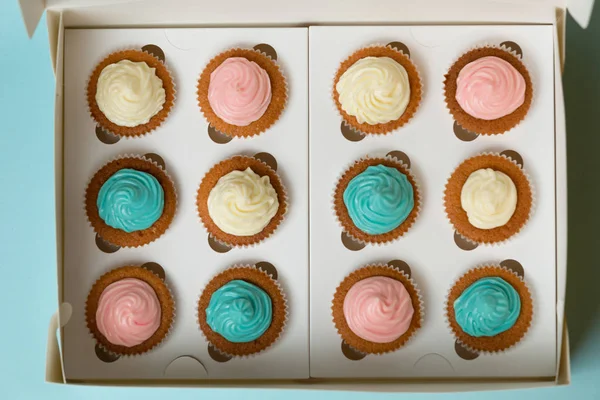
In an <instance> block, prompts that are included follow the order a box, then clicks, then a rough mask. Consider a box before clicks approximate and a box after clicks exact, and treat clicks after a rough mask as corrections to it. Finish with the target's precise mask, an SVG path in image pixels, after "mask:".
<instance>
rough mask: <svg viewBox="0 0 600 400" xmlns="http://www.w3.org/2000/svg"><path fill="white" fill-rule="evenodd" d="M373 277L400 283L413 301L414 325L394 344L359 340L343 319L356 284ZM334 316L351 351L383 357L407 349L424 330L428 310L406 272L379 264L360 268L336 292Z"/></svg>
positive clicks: (339, 331)
mask: <svg viewBox="0 0 600 400" xmlns="http://www.w3.org/2000/svg"><path fill="white" fill-rule="evenodd" d="M372 276H385V277H389V278H393V279H396V280H398V281H400V282H401V283H402V284H403V285H404V287H405V288H406V290H407V291H408V293H409V295H410V297H411V300H412V305H413V308H414V314H413V318H412V321H411V324H410V326H409V328H408V330H407V331H406V332H405V333H404V334H403V335H402V336H400V337H399V338H398V339H396V340H394V341H393V342H388V343H375V342H370V341H368V340H365V339H363V338H361V337H359V336H358V335H356V334H355V333H354V332H353V331H352V330H351V329H350V327H349V326H348V323H347V322H346V317H345V316H344V310H343V309H344V299H345V298H346V294H347V293H348V291H349V290H350V288H352V286H354V284H356V283H357V282H359V281H361V280H363V279H366V278H370V277H372ZM331 314H332V318H333V324H334V326H335V328H336V330H337V332H338V334H339V335H340V336H341V338H342V339H343V340H344V341H345V342H346V343H347V344H348V345H349V346H350V347H352V348H353V349H355V350H357V351H359V352H361V353H363V354H376V355H382V354H385V353H390V352H392V351H396V350H398V349H399V348H401V347H404V346H406V344H407V343H408V342H409V341H410V340H411V339H412V338H414V336H415V334H416V333H417V331H418V330H419V329H420V328H421V327H422V326H423V322H424V319H425V307H424V303H423V297H422V296H421V291H420V290H419V288H418V287H417V284H416V283H415V282H414V280H413V279H412V278H410V277H409V276H408V275H406V274H405V273H404V272H403V271H399V270H397V269H395V268H393V267H391V266H389V265H388V264H383V263H378V264H369V265H366V266H364V267H362V268H359V269H357V270H355V271H353V272H351V273H350V274H349V275H347V276H346V277H345V278H344V280H343V281H342V282H341V283H340V284H339V285H338V287H337V288H336V290H335V294H334V296H333V301H332V305H331Z"/></svg>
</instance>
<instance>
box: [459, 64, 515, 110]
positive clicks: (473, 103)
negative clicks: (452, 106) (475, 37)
mask: <svg viewBox="0 0 600 400" xmlns="http://www.w3.org/2000/svg"><path fill="white" fill-rule="evenodd" d="M456 101H457V102H458V104H460V106H461V107H462V109H463V110H464V111H465V112H466V113H467V114H469V115H471V116H473V117H475V118H479V119H484V120H493V119H498V118H501V117H504V116H505V115H508V114H510V113H512V112H513V111H515V110H516V109H517V108H519V107H520V106H521V105H522V104H523V102H524V101H525V79H524V78H523V76H522V75H521V74H520V73H519V71H517V70H516V69H515V67H513V66H512V65H510V63H509V62H507V61H505V60H503V59H501V58H498V57H493V56H488V57H482V58H479V59H477V60H475V61H473V62H470V63H469V64H467V65H465V66H464V67H463V69H461V70H460V72H459V74H458V78H457V80H456Z"/></svg>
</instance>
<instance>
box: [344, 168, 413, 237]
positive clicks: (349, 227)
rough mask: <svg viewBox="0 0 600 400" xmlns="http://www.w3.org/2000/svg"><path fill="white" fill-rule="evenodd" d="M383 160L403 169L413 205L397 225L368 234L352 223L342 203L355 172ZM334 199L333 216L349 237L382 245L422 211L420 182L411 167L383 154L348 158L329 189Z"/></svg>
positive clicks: (398, 233) (358, 172)
mask: <svg viewBox="0 0 600 400" xmlns="http://www.w3.org/2000/svg"><path fill="white" fill-rule="evenodd" d="M379 164H383V165H385V166H386V167H391V168H396V169H398V170H399V171H400V172H402V173H403V174H404V175H406V177H407V178H408V181H409V182H410V184H411V185H412V187H413V194H414V207H413V209H412V211H411V212H410V213H409V214H408V217H406V219H405V220H404V222H402V223H401V224H400V225H399V226H398V227H396V228H395V229H393V230H392V231H390V232H386V233H382V234H379V235H370V234H368V233H366V232H363V231H361V230H360V229H358V228H357V227H356V225H354V222H352V219H351V218H350V215H349V214H348V210H347V208H346V205H345V204H344V191H345V190H346V188H347V187H348V184H349V183H350V181H351V180H352V178H354V177H355V176H357V175H358V174H360V173H362V172H363V171H365V170H366V169H367V167H369V166H373V165H379ZM332 202H333V213H334V214H335V217H336V220H337V222H338V224H339V226H340V228H341V229H342V230H343V231H344V232H346V234H347V235H348V236H350V238H351V239H353V240H354V241H356V242H359V243H362V244H364V245H366V244H375V245H384V244H389V243H392V242H395V241H396V240H398V239H400V238H401V237H402V236H404V234H405V233H406V232H408V230H409V229H410V228H411V227H412V226H413V224H414V223H415V221H416V220H417V218H418V216H419V213H420V212H421V203H422V198H421V189H420V186H419V182H418V181H417V179H416V178H415V176H414V175H413V174H412V172H411V170H410V168H409V167H408V166H407V165H406V164H404V163H403V162H402V161H400V160H398V159H397V158H395V157H392V156H385V157H370V156H365V157H363V158H359V159H358V160H355V161H353V162H351V163H350V164H349V165H348V166H347V167H346V168H345V169H344V172H342V173H341V175H340V176H339V177H338V179H337V181H336V185H335V187H334V189H333V193H332Z"/></svg>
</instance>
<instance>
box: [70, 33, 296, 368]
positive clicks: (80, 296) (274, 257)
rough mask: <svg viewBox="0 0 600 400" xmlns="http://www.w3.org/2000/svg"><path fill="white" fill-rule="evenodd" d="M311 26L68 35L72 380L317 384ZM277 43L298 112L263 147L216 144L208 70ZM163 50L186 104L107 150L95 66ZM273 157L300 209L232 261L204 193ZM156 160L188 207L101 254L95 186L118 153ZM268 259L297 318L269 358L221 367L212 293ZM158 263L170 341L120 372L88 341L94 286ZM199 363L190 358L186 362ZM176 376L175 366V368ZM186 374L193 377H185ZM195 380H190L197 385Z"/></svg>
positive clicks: (260, 141)
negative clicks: (206, 102)
mask: <svg viewBox="0 0 600 400" xmlns="http://www.w3.org/2000/svg"><path fill="white" fill-rule="evenodd" d="M307 33H308V31H307V29H306V28H282V29H168V30H162V29H139V30H138V29H136V30H127V31H126V32H125V31H123V30H94V29H89V30H79V29H68V30H66V31H65V54H64V62H65V72H64V76H65V82H64V90H65V92H64V102H65V103H64V104H65V118H64V121H65V128H64V135H65V141H64V199H65V203H64V207H65V210H68V212H65V214H64V218H65V219H64V223H65V225H64V234H65V237H64V239H65V240H64V246H65V247H64V256H65V263H64V278H65V279H64V301H65V302H66V303H69V304H71V305H72V307H73V316H72V318H71V319H70V321H69V322H68V323H67V324H66V326H65V328H64V337H63V339H64V341H63V352H64V366H65V377H66V378H67V379H153V380H156V379H167V378H170V379H175V378H180V377H182V376H180V375H179V372H178V371H181V368H180V367H178V368H175V366H173V365H170V363H171V362H172V361H173V360H175V359H177V358H178V357H180V356H191V357H193V358H194V359H196V360H198V362H200V363H201V364H202V366H203V368H199V369H198V372H197V374H196V375H195V377H196V378H229V379H231V378H238V379H239V378H254V379H256V378H263V379H265V378H271V379H273V378H279V379H281V378H307V377H308V269H307V267H306V266H307V264H308V226H307V218H308V195H307V192H308V176H307V175H308V170H307V167H306V163H307V159H308V148H307V145H308V142H307V135H308V121H307V118H306V115H307V104H308V100H307V95H308V94H307V87H308V83H307V76H308V73H307V69H306V65H307V63H308V60H307V55H308V50H307V45H308V36H307ZM259 43H268V44H270V45H271V46H272V47H273V48H274V49H275V50H276V51H277V54H278V62H279V64H280V65H281V67H282V69H283V71H284V74H285V75H286V77H287V79H288V82H289V86H290V92H289V99H288V104H287V107H286V109H285V111H284V112H283V114H282V116H281V118H280V120H279V121H278V122H277V123H276V124H275V125H274V126H272V127H271V129H269V130H268V131H267V132H265V133H263V134H261V135H260V136H258V137H255V138H253V139H252V140H244V139H233V140H232V141H230V142H229V143H226V144H218V143H215V142H213V141H212V140H211V139H210V137H209V135H208V131H207V127H208V124H207V122H206V121H205V120H204V117H203V116H202V114H201V113H200V109H199V108H198V105H197V99H196V84H197V79H198V77H199V75H200V72H201V71H202V69H203V68H204V66H205V65H206V63H207V62H208V61H209V60H210V59H211V58H212V57H214V56H215V55H216V54H218V53H220V52H222V51H224V50H227V49H228V48H231V47H235V46H242V47H253V46H254V45H256V44H259ZM146 44H154V45H157V46H159V47H160V48H161V49H162V50H163V51H164V54H165V58H166V64H167V66H168V68H169V69H170V70H171V72H172V73H173V76H174V79H175V82H176V88H177V99H176V100H175V105H174V107H173V110H172V112H171V115H170V116H169V117H168V118H167V120H166V121H165V122H164V124H163V125H162V126H161V127H160V128H159V129H157V130H156V131H154V132H153V133H151V134H150V135H147V136H145V137H143V138H141V139H129V140H128V139H126V138H122V139H121V140H119V141H118V142H117V143H115V144H111V145H107V144H105V143H102V142H101V141H100V140H98V138H97V136H96V124H95V123H94V121H93V119H92V118H91V117H90V115H89V113H88V111H87V105H86V102H85V89H86V83H87V78H88V76H89V74H90V73H91V71H92V70H93V68H94V66H95V65H96V64H97V63H98V62H99V61H100V60H101V59H102V58H103V57H104V56H105V55H107V54H108V53H111V52H113V51H115V50H118V49H125V48H128V47H131V46H134V47H137V48H141V47H142V46H144V45H146ZM259 152H268V153H270V154H272V155H273V157H275V159H276V160H277V164H278V168H277V171H278V174H279V176H280V177H281V179H282V181H283V183H284V185H285V186H286V188H287V192H288V197H289V209H288V213H287V215H286V217H285V220H284V221H283V223H282V224H281V225H280V226H279V228H278V229H277V231H276V232H275V233H274V234H273V235H272V236H271V237H270V238H268V239H267V240H265V241H264V242H263V243H260V244H258V245H256V246H254V247H250V248H247V249H232V250H230V251H228V252H226V253H218V252H216V251H214V250H213V249H212V248H211V247H210V246H209V242H208V240H207V237H208V235H207V233H206V231H205V229H204V227H203V225H202V223H201V222H200V220H199V217H198V214H197V211H196V205H195V201H196V191H197V190H198V187H199V185H200V181H201V180H202V177H203V176H204V174H205V173H206V172H207V171H208V170H209V169H210V168H211V167H212V166H213V165H214V164H216V163H218V162H219V161H221V160H223V159H226V158H229V157H231V156H233V155H236V154H245V155H249V156H252V155H254V154H256V153H259ZM146 153H157V154H159V155H160V156H161V157H162V159H163V160H164V161H165V164H166V171H167V173H168V174H169V175H170V176H171V178H172V179H173V181H174V182H175V187H176V189H177V200H178V207H177V211H176V213H175V217H174V219H173V222H172V224H171V226H170V227H169V229H168V230H167V232H166V233H165V234H164V235H163V236H162V237H160V238H159V239H157V240H156V241H154V242H152V243H150V244H148V245H146V246H143V247H139V248H122V249H120V250H117V251H116V252H114V253H111V254H107V253H104V252H102V251H101V250H100V249H99V248H98V247H97V245H96V240H95V234H94V232H93V230H92V228H91V227H90V226H89V224H88V222H87V220H86V215H85V211H84V208H83V195H84V193H85V188H86V185H87V183H88V181H89V179H91V177H92V176H93V174H94V173H95V171H96V170H98V169H99V168H100V167H102V166H103V165H104V164H105V163H106V162H108V161H109V160H110V159H112V158H113V157H115V156H117V155H119V154H140V155H143V154H146ZM259 261H267V262H269V263H271V264H273V265H274V266H275V267H276V268H277V271H278V274H279V283H280V284H281V286H282V287H283V290H284V291H285V292H286V295H287V298H288V299H289V300H288V307H289V319H288V322H287V326H286V329H285V331H284V333H283V334H282V336H281V338H280V340H279V341H278V342H276V343H275V344H274V345H273V347H272V348H270V349H269V350H268V351H267V352H264V353H263V354H259V355H257V356H254V357H249V358H245V359H234V360H231V361H228V362H218V361H215V360H213V359H212V358H211V357H210V355H209V353H208V347H207V343H206V341H205V339H204V338H203V336H202V334H201V332H200V330H199V327H198V324H197V322H196V305H197V300H198V297H199V296H200V293H201V292H202V289H203V288H204V285H206V284H207V283H208V281H209V280H210V279H211V278H212V277H213V276H214V275H216V274H217V273H219V272H221V271H222V270H224V269H226V268H228V267H229V266H231V265H233V264H239V263H241V264H245V263H256V262H259ZM145 262H157V263H159V264H160V265H161V266H162V267H163V268H164V270H165V272H166V276H167V280H166V281H167V283H168V285H169V287H170V288H171V290H172V292H173V294H174V296H175V302H176V318H175V323H174V326H173V328H172V330H171V333H170V335H169V336H168V337H167V338H166V339H165V340H164V342H163V343H162V344H161V345H160V346H159V347H158V348H156V349H155V350H152V351H150V352H148V353H147V354H145V355H142V356H138V357H129V358H122V359H119V360H118V361H115V362H112V363H106V362H103V361H101V360H99V359H98V357H97V356H96V353H95V349H94V340H93V339H92V338H91V337H90V335H89V334H88V333H87V330H86V327H85V320H84V312H83V311H84V304H85V299H86V297H87V294H88V291H89V290H90V288H91V286H92V284H93V283H94V281H95V280H96V279H97V278H98V277H99V276H100V275H102V274H103V273H104V272H107V271H109V270H111V269H113V268H116V267H119V266H122V265H135V264H142V263H145ZM184 360H186V361H179V362H178V363H177V364H179V363H181V362H189V361H190V359H189V358H185V359H184ZM167 367H169V368H167ZM185 370H186V369H184V371H182V373H185ZM189 375H190V374H189V371H188V372H187V373H185V375H184V377H186V378H189V377H190V376H189Z"/></svg>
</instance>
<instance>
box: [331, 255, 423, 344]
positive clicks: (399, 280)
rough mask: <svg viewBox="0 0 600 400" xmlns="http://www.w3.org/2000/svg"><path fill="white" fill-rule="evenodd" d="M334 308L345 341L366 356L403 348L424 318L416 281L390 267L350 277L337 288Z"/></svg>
mask: <svg viewBox="0 0 600 400" xmlns="http://www.w3.org/2000/svg"><path fill="white" fill-rule="evenodd" d="M331 308H332V312H333V321H334V323H335V326H336V328H337V330H338V332H339V334H340V336H341V337H342V339H343V340H344V341H345V342H346V343H347V344H348V345H349V346H350V347H352V348H354V349H356V350H358V351H359V352H362V353H366V354H383V353H387V352H390V351H394V350H397V349H399V348H400V347H402V346H404V345H405V344H406V342H407V341H408V340H409V339H410V338H411V337H412V336H413V335H414V333H415V332H416V331H417V330H418V329H419V328H420V327H421V321H422V317H423V306H422V301H421V298H420V295H419V291H418V289H417V287H416V285H415V283H414V281H413V280H412V279H411V278H410V277H409V276H408V275H406V274H405V273H404V272H402V271H399V270H397V269H394V268H392V267H390V266H388V265H368V266H366V267H363V268H361V269H359V270H356V271H354V272H352V273H351V274H350V275H348V276H347V277H346V278H345V279H344V280H343V281H342V283H341V284H340V285H339V286H338V288H337V290H336V292H335V295H334V298H333V305H332V307H331Z"/></svg>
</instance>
